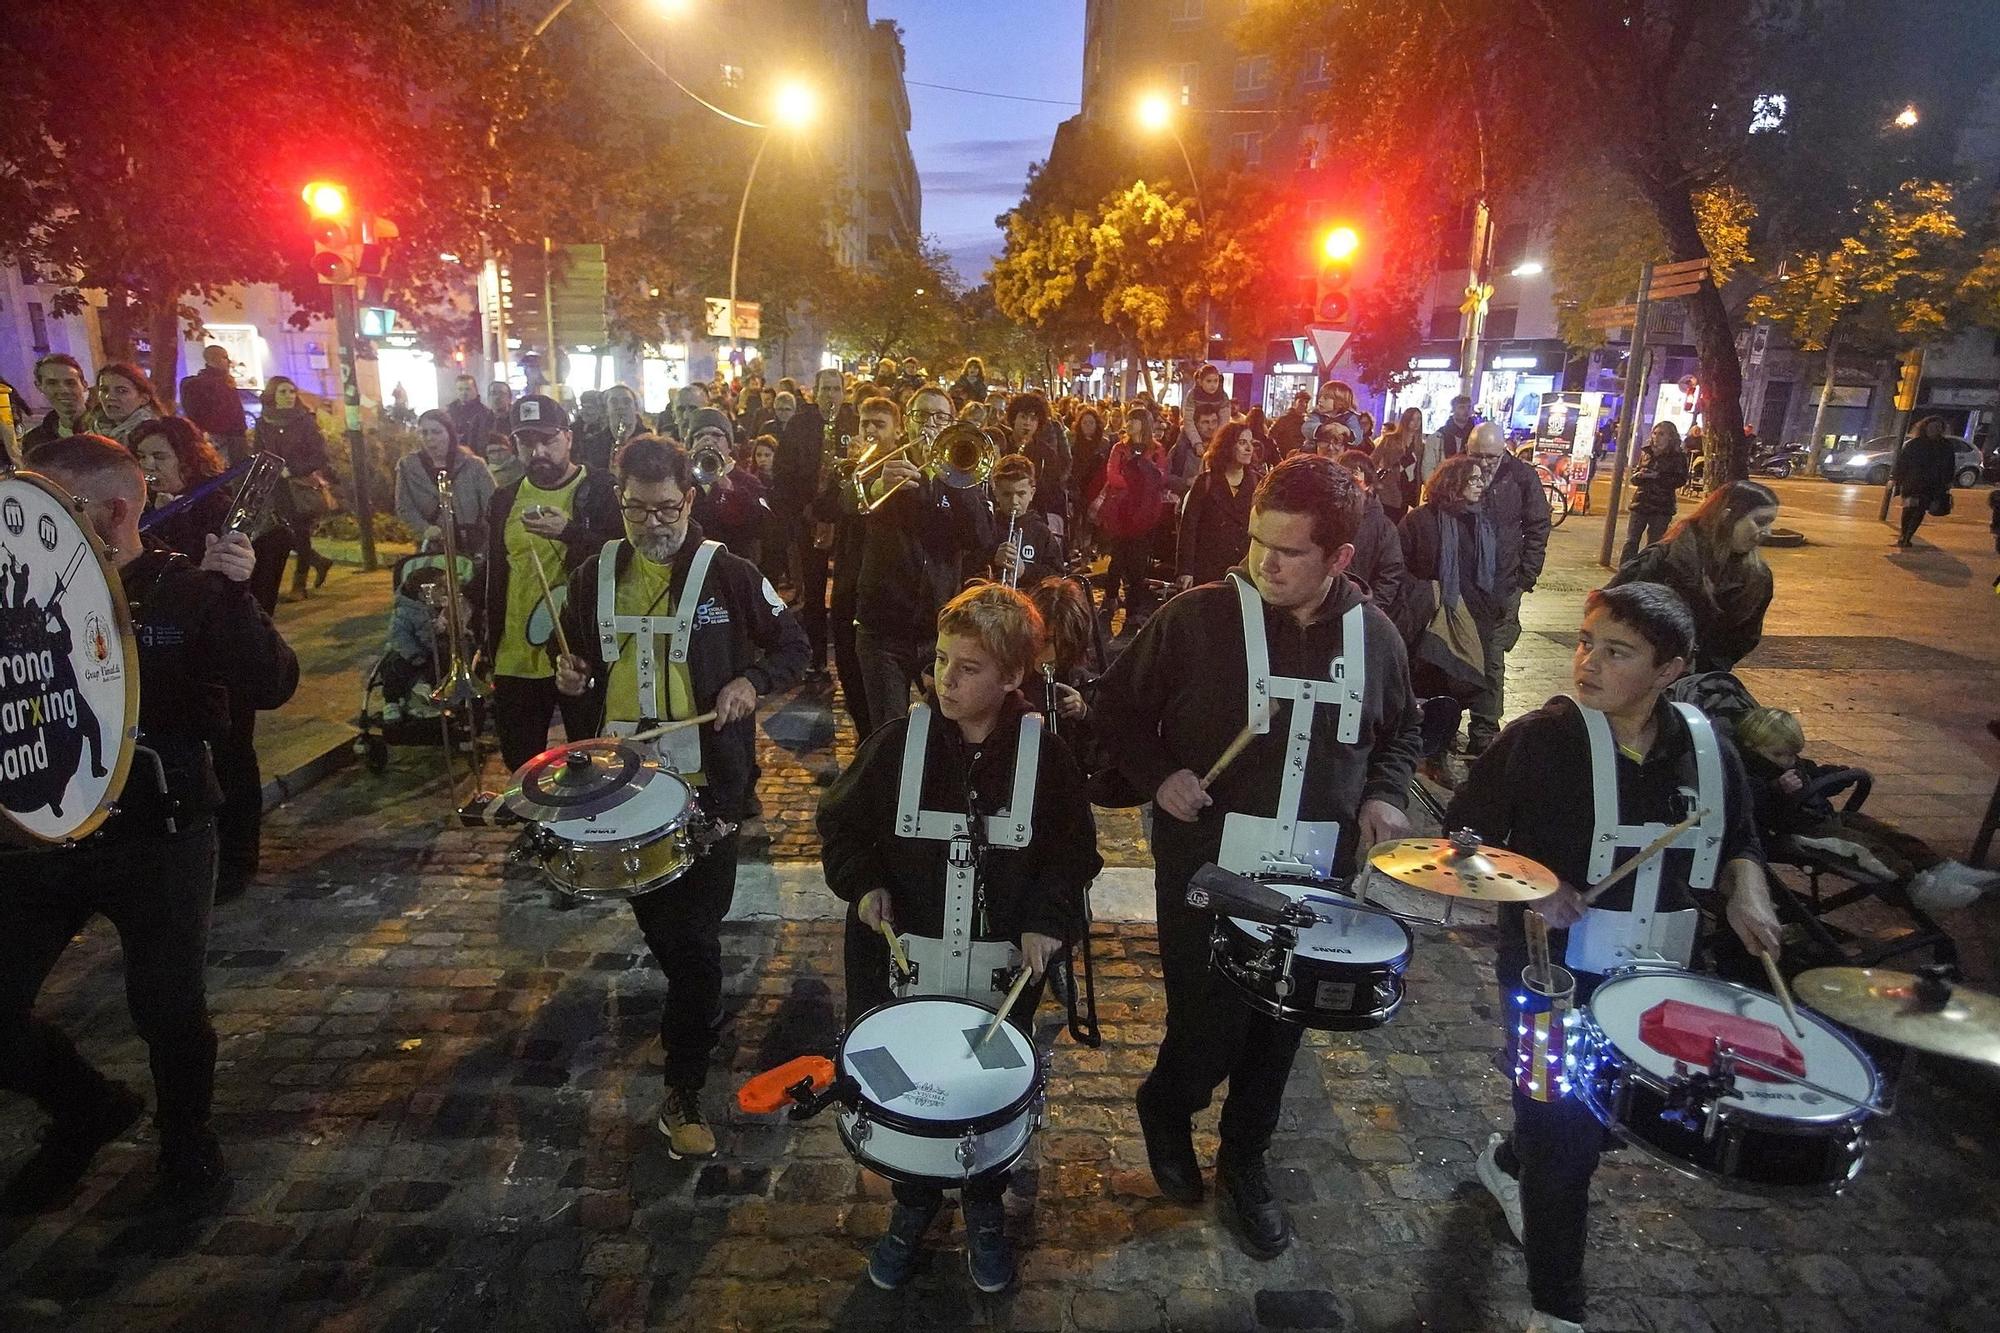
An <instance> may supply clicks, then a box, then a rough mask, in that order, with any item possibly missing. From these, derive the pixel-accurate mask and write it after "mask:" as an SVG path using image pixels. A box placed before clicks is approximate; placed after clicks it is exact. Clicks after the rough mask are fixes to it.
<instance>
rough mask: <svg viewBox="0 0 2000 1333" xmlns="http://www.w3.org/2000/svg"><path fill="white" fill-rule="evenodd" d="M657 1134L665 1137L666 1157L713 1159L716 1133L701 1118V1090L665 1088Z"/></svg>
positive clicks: (676, 1159)
mask: <svg viewBox="0 0 2000 1333" xmlns="http://www.w3.org/2000/svg"><path fill="white" fill-rule="evenodd" d="M660 1133H662V1134H664V1135H666V1137H667V1156H669V1157H671V1158H673V1159H674V1160H675V1161H676V1162H678V1161H680V1160H681V1159H682V1158H683V1157H713V1156H715V1131H714V1130H712V1129H710V1128H709V1127H708V1122H707V1121H705V1120H703V1119H702V1118H701V1089H700V1088H668V1089H667V1096H666V1100H665V1101H664V1102H662V1103H661V1104H660Z"/></svg>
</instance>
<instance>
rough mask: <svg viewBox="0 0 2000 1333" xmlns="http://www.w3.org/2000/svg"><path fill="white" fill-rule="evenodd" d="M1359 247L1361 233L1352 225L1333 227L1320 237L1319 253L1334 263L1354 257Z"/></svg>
mask: <svg viewBox="0 0 2000 1333" xmlns="http://www.w3.org/2000/svg"><path fill="white" fill-rule="evenodd" d="M1360 249H1361V234H1360V233H1359V232H1357V231H1355V230H1354V228H1352V227H1335V228H1333V229H1332V230H1330V231H1328V232H1327V234H1326V235H1325V236H1323V237H1321V238H1320V253H1321V254H1323V255H1325V256H1326V257H1327V258H1328V259H1330V260H1332V261H1333V262H1334V263H1336V264H1344V263H1346V262H1347V261H1348V260H1350V259H1352V258H1354V255H1355V252H1356V251H1358V250H1360Z"/></svg>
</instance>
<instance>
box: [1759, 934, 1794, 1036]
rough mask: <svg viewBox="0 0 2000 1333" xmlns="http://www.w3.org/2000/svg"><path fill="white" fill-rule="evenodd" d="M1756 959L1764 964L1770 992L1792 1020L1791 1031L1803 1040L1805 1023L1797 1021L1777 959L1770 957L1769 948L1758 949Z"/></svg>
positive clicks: (1789, 989) (1790, 990)
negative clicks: (1769, 983)
mask: <svg viewBox="0 0 2000 1333" xmlns="http://www.w3.org/2000/svg"><path fill="white" fill-rule="evenodd" d="M1757 960H1758V961H1759V962H1761V963H1763V964H1764V975H1765V976H1767V977H1769V978H1770V979H1771V993H1772V994H1773V995H1776V996H1777V997H1778V1003H1779V1004H1781V1005H1783V1006H1784V1009H1785V1017H1786V1018H1789V1019H1791V1020H1792V1032H1793V1034H1794V1035H1796V1036H1797V1037H1798V1038H1799V1040H1801V1041H1803V1040H1805V1035H1806V1025H1805V1024H1804V1023H1801V1022H1800V1021H1799V1011H1798V1008H1797V1007H1796V1006H1795V1005H1793V1003H1792V988H1791V987H1790V986H1787V985H1786V984H1785V974H1784V973H1782V972H1780V971H1779V970H1778V960H1777V959H1775V958H1773V957H1771V951H1770V950H1769V949H1759V950H1758V951H1757Z"/></svg>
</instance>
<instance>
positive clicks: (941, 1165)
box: [836, 995, 1048, 1188]
mask: <svg viewBox="0 0 2000 1333" xmlns="http://www.w3.org/2000/svg"><path fill="white" fill-rule="evenodd" d="M993 1014H994V1011H993V1010H991V1009H988V1008H987V1007H986V1006H985V1005H983V1004H975V1003H974V1002H973V1001H971V1000H966V999H960V998H958V997H956V996H948V995H923V996H916V997H913V998H911V999H907V1000H891V1001H889V1002H888V1003H887V1004H884V1005H880V1006H878V1007H876V1008H874V1009H871V1010H869V1011H868V1012H867V1013H866V1014H863V1015H862V1016H861V1019H860V1021H859V1022H857V1023H855V1025H854V1026H853V1027H851V1028H849V1029H848V1031H847V1035H846V1036H845V1037H843V1038H842V1039H841V1043H840V1055H839V1059H838V1062H837V1069H838V1074H839V1078H840V1080H841V1081H842V1082H843V1083H844V1084H846V1085H849V1086H850V1087H851V1088H852V1090H853V1091H852V1094H851V1101H850V1102H849V1103H848V1104H845V1105H843V1106H841V1107H840V1109H839V1113H838V1115H837V1117H836V1123H837V1125H838V1127H839V1130H840V1140H841V1142H842V1143H844V1144H846V1145H847V1150H848V1151H849V1152H850V1153H852V1154H854V1158H855V1160H856V1161H858V1162H860V1163H861V1164H862V1165H863V1166H865V1167H868V1168H869V1169H870V1170H873V1171H876V1172H879V1173H880V1174H882V1175H884V1176H887V1177H888V1178H889V1179H891V1180H900V1181H905V1182H908V1183H913V1184H922V1185H935V1186H938V1187H941V1188H943V1187H953V1188H955V1187H957V1186H960V1185H963V1184H964V1183H965V1182H966V1181H968V1180H975V1179H979V1178H981V1177H984V1176H990V1175H993V1174H995V1173H997V1172H1001V1171H1005V1170H1007V1169H1008V1168H1009V1167H1011V1166H1013V1165H1014V1163H1016V1162H1018V1161H1019V1160H1020V1159H1021V1154H1022V1153H1023V1152H1025V1151H1026V1150H1027V1147H1028V1140H1029V1139H1030V1138H1032V1137H1033V1136H1034V1133H1035V1130H1036V1129H1038V1128H1040V1126H1041V1121H1042V1089H1043V1086H1044V1084H1046V1082H1047V1081H1048V1069H1047V1067H1046V1065H1045V1063H1044V1061H1043V1059H1042V1056H1041V1055H1040V1053H1039V1052H1037V1051H1036V1049H1035V1047H1034V1043H1032V1042H1030V1041H1029V1040H1028V1038H1027V1037H1026V1036H1025V1035H1024V1034H1023V1033H1022V1032H1021V1030H1020V1029H1019V1028H1017V1027H1015V1026H1014V1025H1013V1024H1012V1023H1002V1024H1001V1025H1000V1027H999V1029H998V1030H997V1031H996V1032H994V1034H993V1036H992V1037H991V1038H990V1039H989V1040H988V1041H987V1042H986V1044H985V1046H984V1047H982V1048H980V1049H979V1050H978V1051H976V1052H975V1050H974V1049H973V1045H972V1043H974V1042H976V1041H978V1040H979V1035H980V1033H981V1032H983V1031H985V1029H986V1026H987V1024H989V1023H991V1022H992V1021H993Z"/></svg>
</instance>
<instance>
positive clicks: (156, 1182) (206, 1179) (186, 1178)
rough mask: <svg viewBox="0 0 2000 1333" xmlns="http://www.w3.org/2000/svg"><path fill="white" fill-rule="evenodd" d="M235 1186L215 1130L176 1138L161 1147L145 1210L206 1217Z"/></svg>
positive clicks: (170, 1139)
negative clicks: (200, 1214) (157, 1166)
mask: <svg viewBox="0 0 2000 1333" xmlns="http://www.w3.org/2000/svg"><path fill="white" fill-rule="evenodd" d="M234 1183H235V1182H234V1181H232V1180H231V1179H230V1177H229V1166H228V1164H227V1163H225V1162H224V1161H223V1160H222V1142H221V1140H219V1139H217V1138H216V1137H215V1131H214V1130H212V1129H201V1130H196V1131H195V1132H193V1133H190V1134H180V1135H175V1136H173V1137H171V1138H168V1139H167V1140H166V1141H165V1142H163V1143H162V1144H161V1145H160V1164H159V1169H158V1171H157V1172H156V1173H155V1175H154V1178H153V1188H152V1189H151V1190H149V1191H148V1192H147V1194H146V1207H147V1208H148V1209H163V1210H172V1211H174V1212H179V1213H185V1214H189V1215H193V1214H197V1213H205V1212H208V1211H210V1210H211V1209H214V1208H217V1207H220V1206H221V1205H222V1203H223V1201H224V1200H226V1199H227V1198H228V1197H229V1191H230V1188H231V1187H232V1186H233V1185H234Z"/></svg>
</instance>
